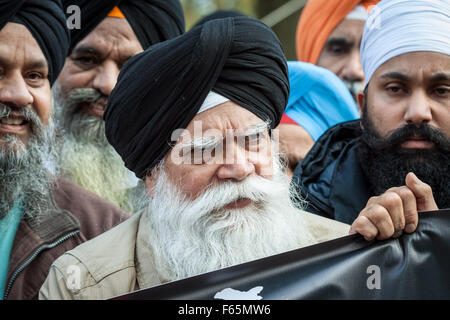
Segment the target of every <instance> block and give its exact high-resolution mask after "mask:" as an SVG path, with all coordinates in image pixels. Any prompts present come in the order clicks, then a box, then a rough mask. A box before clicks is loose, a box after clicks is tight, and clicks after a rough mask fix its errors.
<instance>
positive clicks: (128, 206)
mask: <svg viewBox="0 0 450 320" xmlns="http://www.w3.org/2000/svg"><path fill="white" fill-rule="evenodd" d="M54 97H55V102H56V110H57V117H58V121H59V124H60V126H61V128H62V130H63V135H64V142H63V144H62V149H61V152H60V158H59V168H60V170H61V172H62V173H63V175H64V176H66V177H67V178H68V179H69V180H71V181H72V182H73V183H75V184H77V185H79V186H81V187H83V188H84V189H86V190H89V191H91V192H93V193H95V194H97V195H98V196H100V197H102V198H104V199H106V200H108V201H110V202H112V203H114V204H116V205H118V206H119V207H121V208H122V209H124V210H126V211H129V212H133V211H134V207H133V201H132V200H130V196H131V194H130V193H131V190H130V187H131V185H130V180H132V177H133V175H134V174H133V173H132V172H131V171H129V170H128V169H127V168H126V167H125V165H124V163H123V160H122V159H121V158H120V156H119V155H118V154H117V152H116V151H115V150H114V148H113V147H112V146H111V145H110V144H109V142H108V140H107V139H106V135H105V123H104V121H103V119H101V118H99V117H95V116H91V115H88V114H85V113H84V112H82V110H81V106H82V104H83V103H84V102H90V101H95V100H97V99H99V98H100V97H101V94H100V93H99V92H98V91H97V90H95V89H91V88H78V89H75V90H73V91H72V92H70V93H69V94H68V97H67V98H63V97H62V94H61V92H60V87H59V85H58V84H56V85H55V87H54Z"/></svg>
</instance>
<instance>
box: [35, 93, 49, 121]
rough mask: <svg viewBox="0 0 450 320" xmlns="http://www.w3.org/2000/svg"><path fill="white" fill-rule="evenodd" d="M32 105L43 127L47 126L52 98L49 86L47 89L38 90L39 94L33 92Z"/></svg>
mask: <svg viewBox="0 0 450 320" xmlns="http://www.w3.org/2000/svg"><path fill="white" fill-rule="evenodd" d="M33 96H34V104H33V108H34V110H35V111H36V113H37V114H38V116H39V118H40V119H41V121H42V123H43V124H44V125H47V124H48V120H49V118H50V113H51V111H52V98H51V91H50V85H49V86H48V88H45V89H42V90H39V92H34V93H33Z"/></svg>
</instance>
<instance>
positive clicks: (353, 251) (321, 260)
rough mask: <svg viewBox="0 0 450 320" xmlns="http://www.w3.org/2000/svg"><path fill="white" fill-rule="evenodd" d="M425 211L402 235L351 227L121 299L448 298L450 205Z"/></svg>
mask: <svg viewBox="0 0 450 320" xmlns="http://www.w3.org/2000/svg"><path fill="white" fill-rule="evenodd" d="M419 214H420V218H419V227H418V229H417V230H416V231H415V232H414V233H412V234H404V235H402V236H401V237H399V238H397V239H389V240H384V241H377V240H374V241H370V242H368V241H365V240H364V238H363V237H362V236H360V235H357V234H356V235H350V236H346V237H342V238H338V239H335V240H331V241H327V242H324V243H321V244H317V245H313V246H309V247H305V248H302V249H298V250H294V251H290V252H287V253H283V254H279V255H275V256H271V257H268V258H264V259H260V260H256V261H252V262H248V263H245V264H241V265H237V266H233V267H229V268H226V269H222V270H219V271H215V272H210V273H206V274H203V275H199V276H195V277H192V278H187V279H184V280H179V281H174V282H171V283H168V284H164V285H160V286H156V287H153V288H149V289H144V290H140V291H137V292H134V293H130V294H128V295H124V296H121V297H117V298H115V299H119V300H120V299H123V300H131V299H187V300H195V299H204V300H208V299H214V296H215V295H216V294H217V293H219V292H222V293H219V295H218V296H223V293H224V291H223V290H224V289H227V288H232V289H234V290H238V291H241V292H244V293H245V292H248V291H250V290H251V289H253V288H255V287H262V288H257V289H254V290H253V291H255V290H256V291H257V292H259V293H258V294H259V296H260V297H262V298H263V299H273V300H284V299H292V300H295V299H450V272H449V271H450V257H449V254H450V209H447V210H439V211H433V212H423V213H419ZM374 266H375V267H374ZM377 267H378V268H379V270H378V271H377V270H376V268H377ZM377 278H378V279H377ZM378 280H379V282H377V281H378ZM378 287H379V288H378ZM370 288H371V289H370ZM235 297H236V295H235Z"/></svg>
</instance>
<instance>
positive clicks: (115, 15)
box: [108, 6, 125, 19]
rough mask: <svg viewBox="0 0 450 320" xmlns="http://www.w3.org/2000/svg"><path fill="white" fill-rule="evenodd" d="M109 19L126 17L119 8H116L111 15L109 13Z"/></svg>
mask: <svg viewBox="0 0 450 320" xmlns="http://www.w3.org/2000/svg"><path fill="white" fill-rule="evenodd" d="M108 17H113V18H122V19H125V16H124V15H123V13H122V11H120V9H119V7H117V6H116V7H114V8H113V9H112V10H111V12H110V13H108Z"/></svg>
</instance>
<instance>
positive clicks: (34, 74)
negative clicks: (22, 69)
mask: <svg viewBox="0 0 450 320" xmlns="http://www.w3.org/2000/svg"><path fill="white" fill-rule="evenodd" d="M28 78H29V79H31V80H36V81H37V80H41V79H42V78H43V76H42V74H40V73H38V72H31V73H29V74H28Z"/></svg>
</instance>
